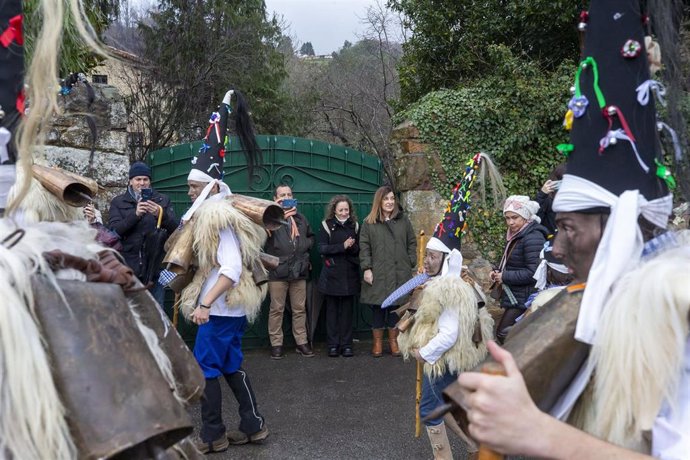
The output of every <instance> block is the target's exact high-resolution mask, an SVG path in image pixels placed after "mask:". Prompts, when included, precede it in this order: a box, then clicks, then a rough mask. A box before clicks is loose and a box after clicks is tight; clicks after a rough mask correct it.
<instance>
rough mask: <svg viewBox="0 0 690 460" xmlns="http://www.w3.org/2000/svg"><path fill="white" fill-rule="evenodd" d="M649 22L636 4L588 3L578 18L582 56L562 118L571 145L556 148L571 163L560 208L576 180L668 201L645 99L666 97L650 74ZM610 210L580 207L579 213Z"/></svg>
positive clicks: (626, 0) (652, 115) (651, 105)
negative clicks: (569, 127) (568, 123)
mask: <svg viewBox="0 0 690 460" xmlns="http://www.w3.org/2000/svg"><path fill="white" fill-rule="evenodd" d="M582 18H585V19H582ZM647 20H648V19H647V16H646V15H645V14H643V12H642V11H640V2H638V1H634V0H612V1H606V2H599V1H597V2H592V4H591V8H590V10H589V11H588V12H586V14H584V15H582V14H581V15H580V30H581V31H584V36H585V41H584V51H583V57H582V60H581V61H580V63H579V65H578V67H577V69H576V71H575V81H574V85H573V87H572V88H571V90H572V91H573V93H574V94H573V96H572V98H571V99H570V101H569V103H568V109H569V110H568V114H567V115H566V119H568V118H569V117H572V130H571V142H570V144H566V145H564V146H560V149H561V150H562V151H563V152H564V153H567V155H568V176H570V177H568V178H564V181H563V184H562V185H561V190H560V191H559V194H558V195H559V196H560V197H561V200H558V197H557V200H558V201H560V202H562V200H563V198H564V197H565V196H566V195H569V192H570V189H571V188H573V187H575V188H581V187H580V184H579V182H578V183H577V184H573V182H572V178H573V177H577V178H580V179H583V180H586V181H589V182H591V183H593V184H596V185H598V186H600V187H603V188H604V189H606V190H607V191H609V192H611V193H612V194H614V195H616V196H618V195H620V194H621V193H623V192H625V191H626V190H639V192H640V193H641V194H642V195H643V196H644V197H645V198H647V199H652V200H653V199H656V198H659V197H663V196H666V195H667V194H668V186H669V185H672V183H671V182H670V179H669V178H670V174H669V173H668V170H667V169H666V168H664V167H663V162H662V159H661V151H660V147H659V141H658V135H657V122H656V111H655V101H654V97H653V96H651V97H650V94H651V93H655V94H656V95H657V96H659V97H662V96H663V94H664V90H663V86H662V85H661V84H660V83H659V82H657V81H655V80H652V79H651V77H650V73H649V61H648V59H647V53H646V52H645V27H646V22H647ZM662 101H663V99H662ZM559 204H561V205H562V203H559ZM568 207H569V208H572V207H573V206H568ZM608 207H610V206H607V205H606V204H601V205H594V206H592V205H591V204H590V203H582V205H581V206H580V208H581V209H580V210H586V209H589V208H592V209H596V210H603V209H604V208H608ZM571 210H573V209H571Z"/></svg>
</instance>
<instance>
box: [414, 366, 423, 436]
mask: <svg viewBox="0 0 690 460" xmlns="http://www.w3.org/2000/svg"><path fill="white" fill-rule="evenodd" d="M422 372H424V365H423V364H422V363H420V362H419V361H417V380H416V386H415V416H414V437H415V438H418V437H420V436H421V435H422V417H421V415H420V413H419V408H420V406H421V404H422Z"/></svg>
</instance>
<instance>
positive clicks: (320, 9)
mask: <svg viewBox="0 0 690 460" xmlns="http://www.w3.org/2000/svg"><path fill="white" fill-rule="evenodd" d="M265 1H266V9H267V10H268V12H269V15H270V14H271V13H272V12H274V11H275V13H276V14H277V15H278V16H283V18H284V19H285V23H286V25H287V26H289V29H288V31H286V34H287V35H289V36H290V37H292V38H293V40H296V41H297V42H298V43H299V44H300V45H301V44H302V43H305V42H311V44H312V45H314V52H315V53H316V54H331V53H332V52H333V51H337V50H339V49H340V48H341V47H342V46H343V42H345V40H348V41H350V42H352V43H354V42H356V41H357V40H358V35H361V34H362V32H363V31H364V30H365V29H366V26H364V25H363V24H362V23H361V20H360V19H359V18H360V17H364V16H365V13H366V11H367V7H368V6H369V5H373V4H374V3H375V0H265Z"/></svg>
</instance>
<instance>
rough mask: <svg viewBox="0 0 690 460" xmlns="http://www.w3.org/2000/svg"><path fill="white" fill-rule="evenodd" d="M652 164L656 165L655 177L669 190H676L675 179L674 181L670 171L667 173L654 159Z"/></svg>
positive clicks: (665, 168) (666, 169)
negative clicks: (664, 183)
mask: <svg viewBox="0 0 690 460" xmlns="http://www.w3.org/2000/svg"><path fill="white" fill-rule="evenodd" d="M654 163H656V176H657V177H658V178H660V179H661V180H663V181H664V182H666V185H667V186H668V188H669V189H670V190H673V189H674V188H676V179H674V177H673V174H671V171H669V170H668V168H667V167H666V166H665V165H664V164H663V163H661V162H660V161H659V160H657V159H656V158H655V159H654Z"/></svg>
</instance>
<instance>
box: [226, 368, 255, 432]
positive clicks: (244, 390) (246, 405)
mask: <svg viewBox="0 0 690 460" xmlns="http://www.w3.org/2000/svg"><path fill="white" fill-rule="evenodd" d="M225 380H226V381H227V382H228V385H230V389H231V390H232V392H233V394H234V395H235V399H236V400H237V403H238V404H239V409H238V412H239V414H240V431H241V432H243V433H245V434H246V435H253V434H255V433H258V432H259V431H261V429H262V428H264V418H263V417H262V416H261V414H260V413H259V408H258V406H257V403H256V396H254V391H253V390H252V385H251V383H250V382H249V376H248V375H247V373H246V372H245V371H244V370H243V369H239V370H238V371H237V372H233V373H232V374H225Z"/></svg>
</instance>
